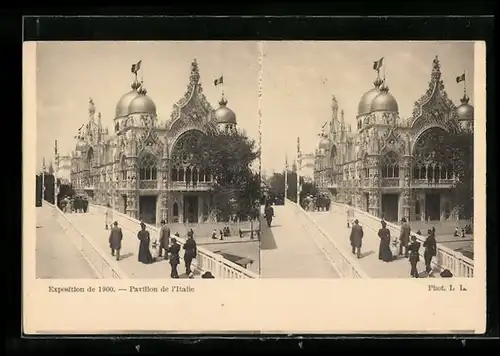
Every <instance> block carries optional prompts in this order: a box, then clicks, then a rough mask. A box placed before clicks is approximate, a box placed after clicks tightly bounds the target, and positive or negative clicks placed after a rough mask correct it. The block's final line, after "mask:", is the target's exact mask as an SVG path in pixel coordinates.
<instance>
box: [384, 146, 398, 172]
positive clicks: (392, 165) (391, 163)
mask: <svg viewBox="0 0 500 356" xmlns="http://www.w3.org/2000/svg"><path fill="white" fill-rule="evenodd" d="M381 171H382V172H381V173H382V178H398V177H399V157H398V155H397V154H396V153H395V152H393V151H390V152H387V153H386V154H385V155H384V156H383V159H382V166H381Z"/></svg>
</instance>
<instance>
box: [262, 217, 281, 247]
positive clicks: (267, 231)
mask: <svg viewBox="0 0 500 356" xmlns="http://www.w3.org/2000/svg"><path fill="white" fill-rule="evenodd" d="M260 226H261V232H260V249H261V250H275V249H277V248H278V245H276V241H275V240H274V236H273V224H271V227H270V228H269V227H268V226H267V223H266V222H265V221H263V222H261V224H260ZM278 226H279V225H276V226H274V227H278Z"/></svg>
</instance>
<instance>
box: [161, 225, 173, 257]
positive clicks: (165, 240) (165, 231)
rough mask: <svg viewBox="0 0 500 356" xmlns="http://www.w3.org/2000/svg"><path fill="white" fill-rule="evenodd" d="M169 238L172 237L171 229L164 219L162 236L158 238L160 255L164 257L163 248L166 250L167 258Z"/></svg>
mask: <svg viewBox="0 0 500 356" xmlns="http://www.w3.org/2000/svg"><path fill="white" fill-rule="evenodd" d="M169 239H170V229H169V228H168V226H167V225H166V221H165V220H164V219H162V220H161V228H160V238H159V239H158V242H159V247H158V257H163V250H165V258H167V257H168V253H167V251H166V250H167V248H168V240H169Z"/></svg>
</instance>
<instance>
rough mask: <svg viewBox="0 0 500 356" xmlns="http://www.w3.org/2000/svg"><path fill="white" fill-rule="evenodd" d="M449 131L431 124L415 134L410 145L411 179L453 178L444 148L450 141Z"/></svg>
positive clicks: (431, 180) (434, 179) (433, 180)
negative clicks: (411, 160) (411, 159)
mask: <svg viewBox="0 0 500 356" xmlns="http://www.w3.org/2000/svg"><path fill="white" fill-rule="evenodd" d="M450 139H451V135H450V132H449V131H448V130H447V129H446V128H444V127H441V126H431V127H428V128H427V129H426V130H424V131H422V132H420V133H419V134H418V136H416V140H415V141H414V144H413V147H412V155H413V167H412V176H413V179H425V180H428V181H429V182H439V181H440V180H446V179H452V178H453V165H452V160H451V157H450V156H449V152H448V150H447V149H446V148H447V147H448V145H449V144H451V142H450Z"/></svg>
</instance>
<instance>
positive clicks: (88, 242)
mask: <svg viewBox="0 0 500 356" xmlns="http://www.w3.org/2000/svg"><path fill="white" fill-rule="evenodd" d="M36 60H37V73H36V75H37V77H36V78H37V81H36V86H37V87H36V89H37V98H36V99H37V112H36V115H37V135H36V155H37V157H36V159H37V177H36V189H37V202H36V206H37V209H36V219H37V222H36V224H37V226H36V227H37V229H36V276H37V278H55V279H60V278H70V279H71V278H115V279H124V278H142V279H151V278H173V279H177V278H223V279H224V278H257V277H258V274H259V268H260V267H259V228H260V222H259V206H260V204H259V198H260V181H259V177H260V172H259V171H258V170H259V147H258V139H257V138H258V134H259V131H258V125H259V117H258V111H257V107H258V104H257V100H258V82H257V78H258V73H259V72H258V70H259V67H258V47H257V42H191V43H188V42H47V43H39V44H38V45H37V51H36ZM61 60H63V63H62V62H61Z"/></svg>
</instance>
